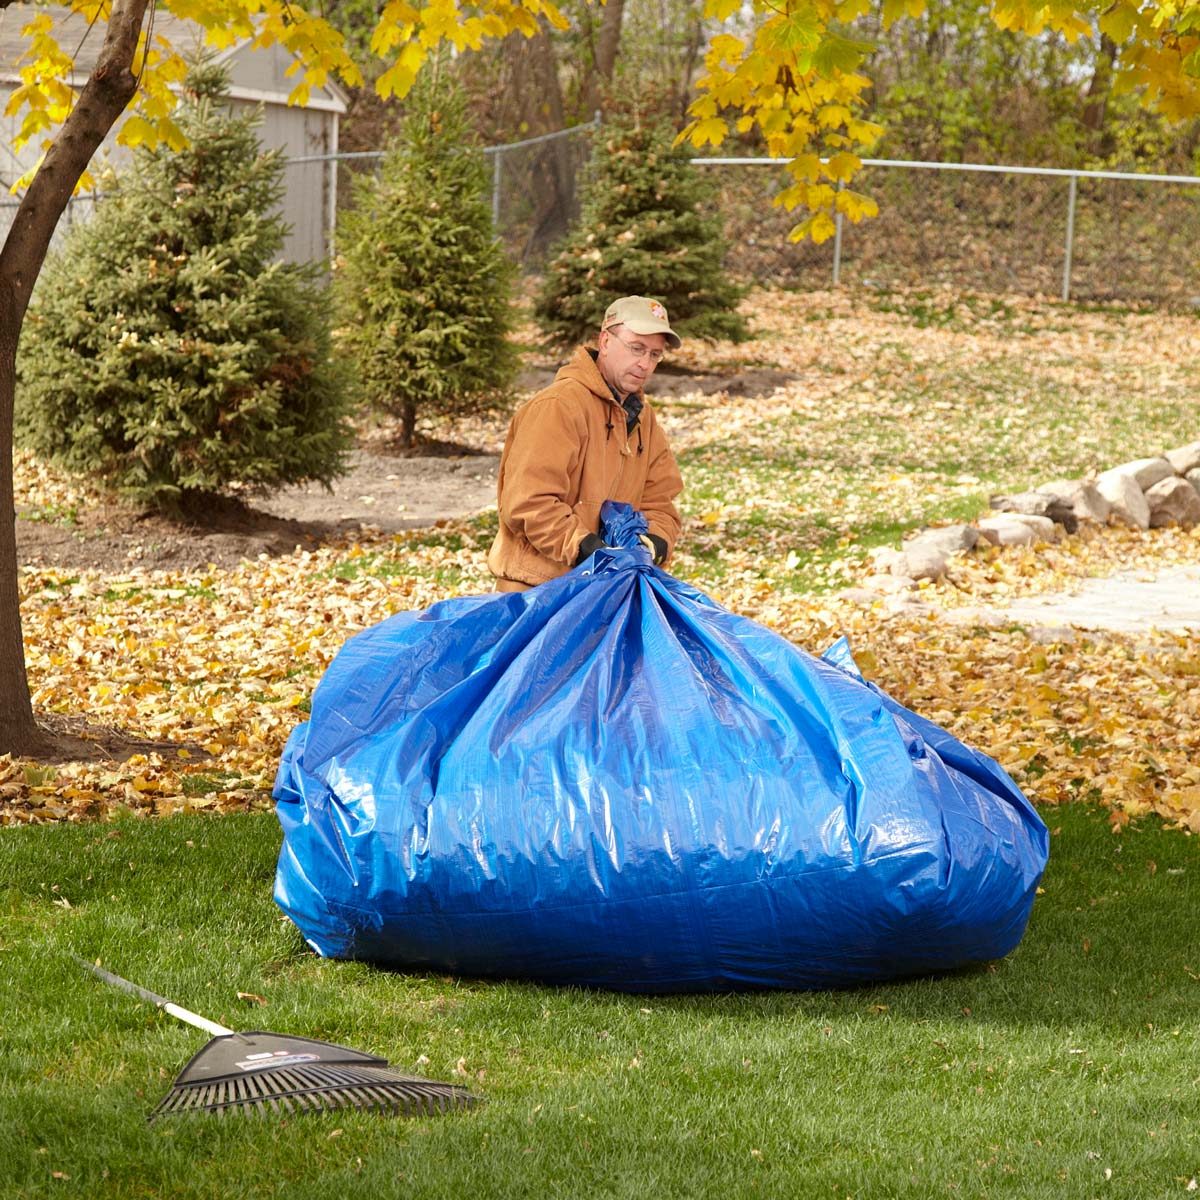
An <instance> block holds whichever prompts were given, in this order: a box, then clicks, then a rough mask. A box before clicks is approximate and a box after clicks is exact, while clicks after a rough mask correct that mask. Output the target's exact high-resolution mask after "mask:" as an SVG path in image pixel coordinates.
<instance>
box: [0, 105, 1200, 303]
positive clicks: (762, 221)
mask: <svg viewBox="0 0 1200 1200" xmlns="http://www.w3.org/2000/svg"><path fill="white" fill-rule="evenodd" d="M599 127H600V126H599V116H598V115H597V118H596V119H595V120H594V121H590V122H588V123H587V124H584V125H578V126H575V127H574V128H571V129H566V130H562V131H560V132H557V133H552V134H546V135H543V136H541V137H536V138H529V139H526V140H524V141H520V142H515V143H512V144H509V145H504V146H491V147H487V148H486V149H485V150H484V151H483V153H484V155H485V157H486V160H487V163H488V170H489V175H490V179H491V206H492V217H493V221H494V222H495V226H496V230H497V233H498V235H499V236H500V238H501V239H502V240H503V242H504V244H505V246H506V247H507V248H508V251H509V253H510V254H511V255H512V256H513V258H514V260H515V261H516V262H517V263H518V264H519V266H520V267H521V269H522V270H523V271H525V272H526V273H530V274H533V273H536V272H537V271H539V270H540V269H541V268H542V267H543V266H544V265H545V263H546V261H547V260H548V258H549V257H550V255H551V254H552V253H553V250H554V247H555V245H556V243H557V242H558V241H559V240H560V239H561V238H562V237H563V235H564V234H565V233H566V232H567V230H568V229H569V228H570V227H571V226H572V224H574V223H575V222H576V221H578V219H579V200H580V194H581V192H582V189H583V185H584V183H585V181H586V179H587V172H588V167H589V162H590V159H591V149H592V141H593V138H594V135H595V133H596V131H597V130H598V129H599ZM382 157H383V153H382V151H371V152H366V153H357V154H334V155H314V156H307V157H297V158H291V159H287V160H285V167H286V170H285V175H284V182H285V185H286V186H287V188H288V197H287V201H286V206H287V209H290V210H292V212H293V213H294V212H295V210H296V205H297V204H302V203H306V202H307V203H311V204H313V205H317V206H318V207H320V208H322V209H324V211H323V213H322V214H321V218H320V219H321V225H322V226H323V227H324V228H325V229H326V237H325V239H324V243H325V251H326V253H328V252H329V251H330V250H331V249H332V247H333V242H334V240H335V236H336V234H335V229H336V215H337V212H338V211H341V210H344V209H345V208H347V207H348V206H350V205H352V204H353V202H354V201H353V186H352V184H353V178H354V176H355V175H356V174H358V173H360V172H362V171H364V170H376V169H377V168H378V164H379V161H380V160H381V159H382ZM693 161H694V162H696V163H697V165H698V166H699V167H700V169H702V170H704V171H705V172H707V173H708V174H709V175H710V177H711V178H712V181H713V183H714V184H715V185H716V187H715V193H716V204H717V206H718V207H719V209H720V211H721V213H722V214H723V217H724V224H725V233H726V236H727V238H728V240H729V259H728V268H729V271H730V273H731V274H732V275H733V276H735V277H737V278H740V279H743V280H748V281H754V282H760V283H774V284H778V285H781V286H785V287H810V288H824V287H829V286H830V285H831V284H832V285H837V284H857V285H865V286H875V287H882V288H890V287H897V286H910V287H949V288H956V289H960V290H972V291H982V292H997V293H1003V292H1010V293H1017V294H1027V295H1051V296H1061V297H1063V298H1064V299H1067V298H1069V299H1073V300H1077V301H1083V302H1089V301H1093V302H1111V301H1118V302H1148V303H1152V304H1159V305H1164V306H1168V307H1189V308H1196V307H1200V176H1198V177H1192V176H1171V175H1134V174H1123V173H1120V172H1087V171H1077V172H1072V171H1056V170H1050V169H1042V168H1035V167H1005V166H996V165H977V164H961V163H911V162H899V161H891V160H878V159H866V160H864V167H863V170H862V172H861V174H860V175H859V176H858V177H857V178H856V179H855V181H854V187H855V190H856V191H860V192H865V193H867V194H868V195H871V196H873V197H874V198H875V199H876V200H877V201H878V203H879V206H880V215H879V216H878V217H877V218H874V219H873V220H867V221H863V222H861V223H860V224H858V225H854V224H851V223H850V222H843V221H841V220H839V222H838V231H837V235H836V236H835V237H834V238H831V239H830V240H829V241H827V242H825V243H823V244H822V245H820V246H815V245H813V244H812V243H810V242H801V243H793V242H789V241H788V231H789V230H790V229H791V228H792V226H793V225H794V224H795V223H796V218H795V216H794V215H793V214H791V213H788V212H786V211H785V210H783V209H782V208H779V207H777V206H775V205H773V204H772V199H773V197H774V196H775V195H777V194H778V193H779V192H780V191H781V190H782V189H783V188H784V187H785V186H786V184H787V176H786V174H785V172H784V170H783V167H782V164H781V163H779V162H778V161H776V160H772V159H762V158H737V159H734V158H716V157H710V158H698V159H695V160H693ZM313 172H317V173H318V174H320V175H321V176H322V178H323V179H324V180H325V185H323V186H321V187H316V186H310V184H311V183H312V178H313ZM334 176H336V190H335V188H334V187H332V186H327V185H332V184H333V183H334V178H333V177H334ZM302 184H303V186H301V185H302ZM334 197H336V203H335V202H334ZM16 204H17V201H16V199H15V198H11V197H9V198H5V199H4V200H3V201H0V208H3V209H4V211H0V227H3V226H6V225H7V223H8V222H7V221H5V220H4V218H5V217H7V218H8V220H9V221H11V219H12V215H13V213H15V209H16ZM95 204H96V199H95V198H93V197H89V196H80V197H77V198H76V199H74V200H73V201H72V202H71V204H70V205H68V207H67V212H66V214H65V215H64V218H63V222H62V223H61V224H60V228H59V234H60V235H61V233H62V232H63V231H64V230H65V228H67V227H69V226H70V224H72V223H73V222H74V221H77V220H81V219H85V218H86V217H88V216H90V215H91V212H92V210H93V208H94V207H95ZM9 209H11V212H10V211H8V210H9ZM285 211H286V210H285ZM2 231H3V230H2V228H0V232H2ZM56 240H57V239H56ZM318 240H320V239H318Z"/></svg>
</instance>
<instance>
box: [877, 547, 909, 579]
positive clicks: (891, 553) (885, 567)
mask: <svg viewBox="0 0 1200 1200" xmlns="http://www.w3.org/2000/svg"><path fill="white" fill-rule="evenodd" d="M867 557H868V558H869V559H870V560H871V565H872V566H873V567H874V568H875V570H876V571H877V572H886V573H887V574H889V575H907V574H908V560H907V559H906V558H905V557H904V554H903V552H902V551H900V550H896V549H895V548H893V547H892V546H876V547H874V549H872V550H869V551H868V552H867Z"/></svg>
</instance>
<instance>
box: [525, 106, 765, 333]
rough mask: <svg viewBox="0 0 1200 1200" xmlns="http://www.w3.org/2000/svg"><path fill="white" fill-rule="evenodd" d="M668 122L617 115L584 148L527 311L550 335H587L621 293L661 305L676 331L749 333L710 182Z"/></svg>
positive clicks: (742, 290) (594, 328)
mask: <svg viewBox="0 0 1200 1200" xmlns="http://www.w3.org/2000/svg"><path fill="white" fill-rule="evenodd" d="M673 140H674V139H673V135H672V133H671V130H670V128H669V127H668V126H666V125H665V124H661V123H654V122H622V123H619V124H616V125H612V126H609V127H607V128H605V129H604V130H603V131H602V132H601V133H600V135H599V137H598V139H597V143H596V146H595V148H594V150H593V152H592V159H591V164H590V167H589V171H588V181H587V183H586V185H585V187H584V192H583V197H582V216H581V218H580V222H579V225H578V227H577V228H576V229H575V230H574V231H573V232H572V233H571V234H569V235H568V237H567V239H566V240H565V241H564V243H563V244H562V246H561V248H560V249H559V251H558V253H557V254H556V255H555V257H554V259H553V260H552V261H551V262H550V264H549V266H548V267H547V268H546V273H545V277H544V279H543V282H542V287H541V290H540V292H539V294H538V297H537V300H536V302H535V306H534V316H535V317H536V319H537V322H538V324H539V325H540V326H541V328H542V329H543V331H544V332H545V333H546V334H547V335H548V336H549V337H550V338H551V340H553V341H554V342H556V343H558V344H564V345H565V344H571V343H575V342H582V341H586V340H587V339H589V338H591V337H593V336H595V333H596V331H597V330H598V329H599V328H600V322H601V320H602V319H603V317H604V310H605V309H606V308H607V307H608V305H609V304H610V303H611V302H612V301H613V300H614V299H616V298H617V297H619V296H651V297H653V298H654V299H657V300H661V301H662V302H663V304H665V305H666V307H667V311H668V313H669V314H670V317H671V327H672V328H673V329H675V330H676V331H677V332H679V333H680V334H682V335H684V336H688V335H690V336H692V337H699V338H709V339H715V338H728V339H730V340H732V341H742V340H744V339H745V338H746V337H748V336H749V334H748V332H747V329H746V323H745V321H744V320H743V318H742V317H741V315H740V314H739V313H738V311H737V304H738V301H739V300H740V299H741V298H742V296H743V295H744V294H745V289H744V288H742V287H740V286H738V285H737V284H735V283H734V282H733V281H732V280H731V279H730V278H729V276H728V275H727V274H726V273H725V271H724V269H723V266H722V260H723V259H724V257H725V250H726V246H725V239H724V235H723V232H722V227H721V218H720V215H719V213H718V211H717V207H716V203H715V192H714V189H713V187H712V186H711V185H710V184H709V182H708V181H707V180H706V179H703V178H702V177H701V175H700V173H699V171H697V170H696V168H695V167H693V166H692V165H691V163H690V162H689V161H688V159H689V151H688V150H687V149H686V148H683V147H675V146H674V145H673Z"/></svg>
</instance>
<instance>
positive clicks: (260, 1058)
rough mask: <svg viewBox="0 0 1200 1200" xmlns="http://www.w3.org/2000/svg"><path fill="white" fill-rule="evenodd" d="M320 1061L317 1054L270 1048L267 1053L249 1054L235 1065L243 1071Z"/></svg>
mask: <svg viewBox="0 0 1200 1200" xmlns="http://www.w3.org/2000/svg"><path fill="white" fill-rule="evenodd" d="M320 1061H321V1056H320V1055H319V1054H289V1053H288V1052H287V1051H286V1050H272V1051H271V1052H269V1053H263V1054H251V1055H250V1056H249V1057H248V1058H243V1059H242V1061H241V1062H239V1063H237V1064H236V1066H238V1067H239V1068H240V1069H241V1070H243V1071H262V1070H265V1069H267V1068H269V1067H270V1068H273V1067H291V1066H295V1064H296V1063H306V1062H320Z"/></svg>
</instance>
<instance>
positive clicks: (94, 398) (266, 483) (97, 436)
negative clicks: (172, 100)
mask: <svg viewBox="0 0 1200 1200" xmlns="http://www.w3.org/2000/svg"><path fill="white" fill-rule="evenodd" d="M226 86H227V84H226V79H225V77H224V75H223V73H222V72H221V71H220V70H218V69H216V68H213V67H200V68H195V69H194V70H193V71H192V73H191V75H190V76H189V78H188V83H187V90H188V94H187V98H186V100H185V103H184V104H183V106H182V107H181V110H180V113H179V124H180V127H181V128H182V130H183V132H184V134H185V136H186V138H187V145H186V146H185V147H184V148H183V149H180V150H173V149H169V148H167V147H165V146H164V147H160V148H158V149H154V150H148V149H143V148H139V149H138V150H136V151H135V152H134V155H133V159H132V162H131V164H130V167H129V168H128V170H127V171H126V172H125V173H123V174H122V175H121V176H119V177H118V178H117V179H116V180H115V181H114V183H113V184H112V185H111V187H112V189H113V190H112V191H111V194H110V195H109V196H108V198H107V199H105V200H103V201H102V202H101V204H100V206H99V207H98V209H97V211H96V213H95V215H94V216H93V218H92V219H91V220H90V221H87V222H85V223H83V224H81V225H78V226H76V227H75V228H74V229H72V230H71V232H70V234H69V235H68V237H67V239H66V241H65V244H64V245H63V248H62V249H61V251H59V252H58V253H57V254H56V255H55V256H54V257H53V259H52V260H51V261H50V262H49V263H48V264H47V268H46V270H45V272H44V273H43V278H42V280H41V284H40V286H39V290H38V294H37V296H36V297H35V301H34V304H33V306H32V308H31V311H30V314H29V317H28V319H27V321H26V323H25V332H24V337H23V340H22V344H21V354H20V363H19V408H18V414H19V415H18V432H19V436H20V438H21V440H22V441H23V442H24V443H26V444H28V445H30V446H31V447H32V448H33V449H34V450H35V451H37V452H38V453H42V454H45V455H47V456H49V457H51V458H52V459H54V460H55V461H57V462H59V463H61V464H62V465H64V466H66V467H68V468H71V469H73V470H77V471H81V472H88V473H91V474H93V475H96V476H98V477H100V478H101V479H103V480H104V481H106V482H107V483H109V484H110V485H113V486H115V487H116V488H117V489H119V490H120V491H122V492H123V493H125V494H127V495H130V496H132V497H133V498H135V499H137V500H139V501H141V502H143V503H145V504H148V505H150V506H151V507H155V508H160V509H179V508H181V507H188V508H195V507H197V504H196V502H197V501H200V500H202V498H203V497H205V496H211V495H214V494H220V493H225V492H229V491H234V490H237V489H238V488H239V487H241V488H245V489H247V490H250V491H263V490H266V489H268V488H270V487H271V486H273V485H277V484H281V483H293V482H298V481H302V480H320V481H322V482H325V483H328V482H329V481H330V480H331V479H332V478H333V477H334V476H335V475H336V474H338V473H339V471H340V470H341V468H342V460H343V455H344V452H345V449H346V447H347V446H348V444H349V428H348V425H347V421H346V407H345V406H346V400H345V391H344V389H343V388H342V386H341V383H340V379H339V375H338V373H337V372H336V371H335V369H334V368H333V366H332V365H331V361H330V346H329V321H328V316H327V313H328V304H327V303H326V301H325V298H324V296H325V292H326V289H325V288H323V287H321V286H320V285H319V283H318V277H317V275H316V273H315V268H311V267H299V266H296V265H294V264H287V263H283V262H280V261H278V260H277V257H276V256H277V255H278V253H279V251H280V249H281V247H282V245H283V238H284V232H285V226H284V224H283V221H282V219H281V218H280V217H279V216H278V215H276V214H274V213H273V211H272V210H273V209H274V207H275V205H276V204H277V203H278V201H279V199H280V196H281V194H282V185H281V174H282V171H283V165H282V163H281V162H280V161H279V159H278V156H277V155H274V154H263V153H262V152H261V150H260V147H259V144H258V140H257V137H256V135H255V125H256V123H257V121H258V114H256V113H251V114H249V115H245V116H240V117H239V116H233V115H231V114H230V113H229V112H228V111H226V109H225V108H224V107H223V105H222V97H223V95H224V93H225V90H226Z"/></svg>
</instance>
